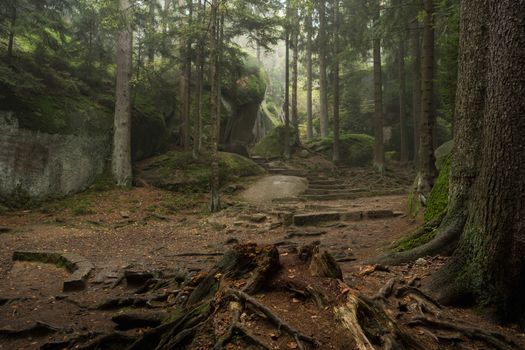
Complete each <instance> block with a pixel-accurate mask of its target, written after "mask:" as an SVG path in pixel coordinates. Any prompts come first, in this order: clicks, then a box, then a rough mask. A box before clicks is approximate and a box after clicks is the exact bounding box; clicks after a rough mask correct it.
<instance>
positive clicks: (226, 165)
mask: <svg viewBox="0 0 525 350" xmlns="http://www.w3.org/2000/svg"><path fill="white" fill-rule="evenodd" d="M219 158H220V162H219V169H220V181H221V184H222V185H224V184H226V183H227V182H228V181H232V180H234V179H236V178H238V177H243V176H253V175H261V174H263V173H264V169H263V168H261V167H260V166H259V165H257V164H255V163H254V162H253V161H252V160H250V159H248V158H245V157H243V156H241V155H238V154H234V153H226V152H219ZM210 165H211V155H210V154H209V153H203V154H201V155H200V156H199V157H198V158H197V159H195V158H194V157H193V156H192V153H191V152H182V151H170V152H167V153H165V154H162V155H160V156H157V157H154V158H152V159H149V160H148V161H147V162H146V163H145V164H144V166H143V167H142V170H141V171H140V172H139V174H138V176H139V178H141V179H143V180H144V181H146V182H147V183H149V184H151V185H154V186H156V187H159V188H164V189H168V190H172V191H184V192H207V191H208V190H209V184H210V181H211V168H210Z"/></svg>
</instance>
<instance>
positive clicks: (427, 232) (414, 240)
mask: <svg viewBox="0 0 525 350" xmlns="http://www.w3.org/2000/svg"><path fill="white" fill-rule="evenodd" d="M436 233H437V230H436V228H435V227H432V226H430V225H427V226H424V227H423V230H420V231H417V232H415V233H414V234H411V235H409V236H406V237H403V238H401V239H399V240H397V241H396V242H394V244H393V250H394V251H396V252H404V251H407V250H410V249H413V248H415V247H419V246H420V245H423V244H425V243H428V242H430V241H431V240H432V239H433V238H434V237H435V236H436Z"/></svg>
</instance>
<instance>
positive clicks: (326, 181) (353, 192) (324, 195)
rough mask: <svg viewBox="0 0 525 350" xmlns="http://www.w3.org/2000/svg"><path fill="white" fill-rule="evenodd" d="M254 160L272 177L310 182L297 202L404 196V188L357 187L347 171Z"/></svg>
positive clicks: (260, 159) (263, 159) (259, 159)
mask: <svg viewBox="0 0 525 350" xmlns="http://www.w3.org/2000/svg"><path fill="white" fill-rule="evenodd" d="M252 160H253V161H254V162H256V163H257V164H259V165H260V166H262V167H263V168H265V169H266V170H267V171H268V173H269V174H271V175H286V176H299V177H304V178H306V179H307V180H308V189H307V190H306V192H305V193H304V194H302V195H301V196H299V198H296V199H295V200H296V201H331V200H351V199H356V198H362V197H372V196H381V195H397V194H404V193H405V190H404V189H402V188H395V189H389V190H385V189H373V188H370V187H356V186H355V185H352V184H351V183H348V182H347V180H348V175H345V170H347V169H341V168H338V169H337V170H335V171H329V170H328V171H327V170H305V169H289V168H286V167H284V166H283V165H282V163H280V162H279V161H278V158H275V159H266V158H263V157H255V156H254V157H252ZM288 200H290V201H291V200H292V199H287V198H284V199H279V200H278V201H277V202H287V201H288Z"/></svg>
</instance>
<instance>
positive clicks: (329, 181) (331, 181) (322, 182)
mask: <svg viewBox="0 0 525 350" xmlns="http://www.w3.org/2000/svg"><path fill="white" fill-rule="evenodd" d="M308 184H309V185H310V186H317V185H325V186H330V185H340V184H341V181H339V180H336V179H324V180H319V179H315V180H311V179H308Z"/></svg>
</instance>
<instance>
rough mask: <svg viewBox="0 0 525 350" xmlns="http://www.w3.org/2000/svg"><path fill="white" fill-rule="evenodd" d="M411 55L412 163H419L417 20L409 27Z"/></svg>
mask: <svg viewBox="0 0 525 350" xmlns="http://www.w3.org/2000/svg"><path fill="white" fill-rule="evenodd" d="M410 40H411V50H412V53H411V56H412V124H413V128H414V133H413V135H414V148H413V149H414V163H415V164H416V166H417V165H418V164H419V127H420V126H419V118H420V115H421V43H420V30H419V23H418V22H417V20H415V21H414V23H413V24H412V27H411V29H410Z"/></svg>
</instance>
